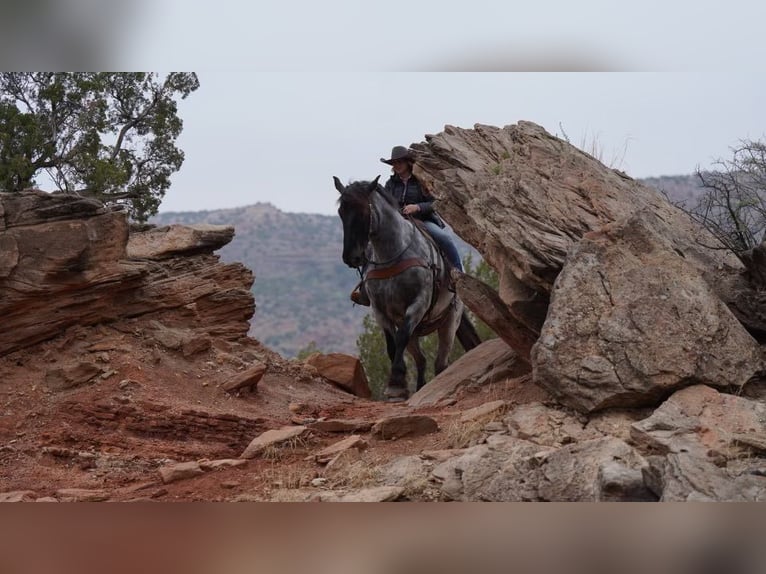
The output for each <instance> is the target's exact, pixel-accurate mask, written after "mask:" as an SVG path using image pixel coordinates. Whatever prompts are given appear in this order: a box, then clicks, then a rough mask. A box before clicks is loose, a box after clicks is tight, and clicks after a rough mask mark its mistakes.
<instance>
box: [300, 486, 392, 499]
mask: <svg viewBox="0 0 766 574" xmlns="http://www.w3.org/2000/svg"><path fill="white" fill-rule="evenodd" d="M402 494H404V489H403V488H401V487H399V486H374V487H370V488H363V489H361V490H356V491H354V492H349V493H345V494H343V493H337V492H327V493H320V494H319V495H318V496H317V497H316V498H315V500H318V501H319V502H393V501H395V500H397V499H398V498H399V497H401V496H402Z"/></svg>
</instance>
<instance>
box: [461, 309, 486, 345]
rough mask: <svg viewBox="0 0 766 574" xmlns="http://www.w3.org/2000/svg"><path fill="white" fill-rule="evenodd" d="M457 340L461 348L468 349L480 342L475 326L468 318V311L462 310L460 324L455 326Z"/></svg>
mask: <svg viewBox="0 0 766 574" xmlns="http://www.w3.org/2000/svg"><path fill="white" fill-rule="evenodd" d="M456 335H457V340H458V341H460V344H461V345H462V347H463V350H465V351H470V350H471V349H473V348H474V347H478V346H479V344H480V343H481V337H479V334H478V333H477V332H476V328H475V327H474V326H473V323H471V319H469V318H468V311H465V310H464V311H463V315H462V316H461V317H460V325H458V328H457V333H456Z"/></svg>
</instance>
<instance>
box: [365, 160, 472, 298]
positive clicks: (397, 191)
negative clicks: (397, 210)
mask: <svg viewBox="0 0 766 574" xmlns="http://www.w3.org/2000/svg"><path fill="white" fill-rule="evenodd" d="M380 161H382V162H383V163H385V164H388V165H390V166H391V167H392V171H393V175H391V177H390V178H389V179H388V181H387V182H386V185H385V187H384V190H385V192H386V193H389V194H391V195H393V196H394V198H396V201H398V202H399V205H400V207H401V211H402V214H403V215H409V216H411V217H416V218H418V219H420V220H421V221H422V222H423V224H424V226H425V227H426V230H427V231H428V233H429V234H430V235H431V237H433V239H434V241H436V243H437V244H438V245H439V248H440V249H441V251H442V253H444V256H445V257H446V259H447V261H448V262H449V264H450V265H452V267H455V268H456V269H459V270H460V271H461V272H462V271H463V264H462V262H461V261H460V254H459V253H458V251H457V247H455V244H454V242H453V241H452V237H450V235H449V233H447V232H446V231H445V230H444V222H443V221H442V220H441V218H440V217H439V216H438V215H437V214H436V212H435V211H434V206H433V201H434V197H433V195H431V194H430V193H428V191H426V189H425V187H424V186H423V185H422V184H421V182H420V181H419V180H418V179H417V178H416V177H415V176H414V175H412V166H413V164H414V161H415V160H414V158H413V156H412V154H411V153H410V151H409V150H408V149H407V148H406V147H404V146H394V148H393V149H392V150H391V157H390V159H385V158H380ZM351 300H352V301H354V303H357V304H358V305H369V304H370V299H369V297H367V293H366V290H365V289H364V282H363V281H362V282H361V283H360V284H359V285H358V286H357V287H356V289H354V292H353V293H351Z"/></svg>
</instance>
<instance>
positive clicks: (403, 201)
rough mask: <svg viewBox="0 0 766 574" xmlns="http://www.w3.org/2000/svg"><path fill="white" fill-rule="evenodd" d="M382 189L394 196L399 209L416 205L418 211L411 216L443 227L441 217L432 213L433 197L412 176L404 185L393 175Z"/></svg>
mask: <svg viewBox="0 0 766 574" xmlns="http://www.w3.org/2000/svg"><path fill="white" fill-rule="evenodd" d="M383 189H384V190H385V192H386V193H389V194H391V195H393V196H394V198H395V199H396V201H397V202H398V203H399V207H404V206H405V205H410V204H412V203H416V204H417V205H418V207H419V208H420V211H418V212H417V213H415V214H413V215H414V216H415V217H417V218H419V219H422V220H423V221H433V222H434V223H435V224H436V225H438V226H439V227H444V222H443V221H442V219H441V217H439V215H438V214H437V213H436V211H434V197H433V196H432V195H430V194H427V193H426V192H425V191H423V186H422V185H421V184H420V182H419V181H418V179H417V178H416V177H415V176H414V175H411V176H410V178H409V179H408V180H407V183H406V184H405V183H404V182H403V181H402V180H401V178H400V177H399V176H398V175H396V174H394V175H392V176H391V177H390V178H389V179H388V181H387V182H386V185H385V187H384V188H383Z"/></svg>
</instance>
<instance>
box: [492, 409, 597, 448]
mask: <svg viewBox="0 0 766 574" xmlns="http://www.w3.org/2000/svg"><path fill="white" fill-rule="evenodd" d="M503 422H505V424H506V425H507V426H508V429H509V430H510V432H511V435H512V436H515V437H518V438H521V439H524V440H528V441H530V442H534V443H537V444H540V445H546V446H562V445H564V444H568V443H572V442H579V441H583V440H590V439H594V438H601V436H602V434H601V433H598V432H595V431H592V430H587V431H586V430H585V429H584V424H583V423H582V422H580V421H579V420H577V418H575V417H574V416H572V415H571V414H569V413H567V412H565V411H561V410H557V409H553V408H550V407H546V406H545V405H543V404H541V403H537V402H534V403H529V404H523V405H518V406H517V407H515V408H514V409H513V410H512V411H510V412H509V413H508V415H507V416H506V417H505V418H504V419H503Z"/></svg>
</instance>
